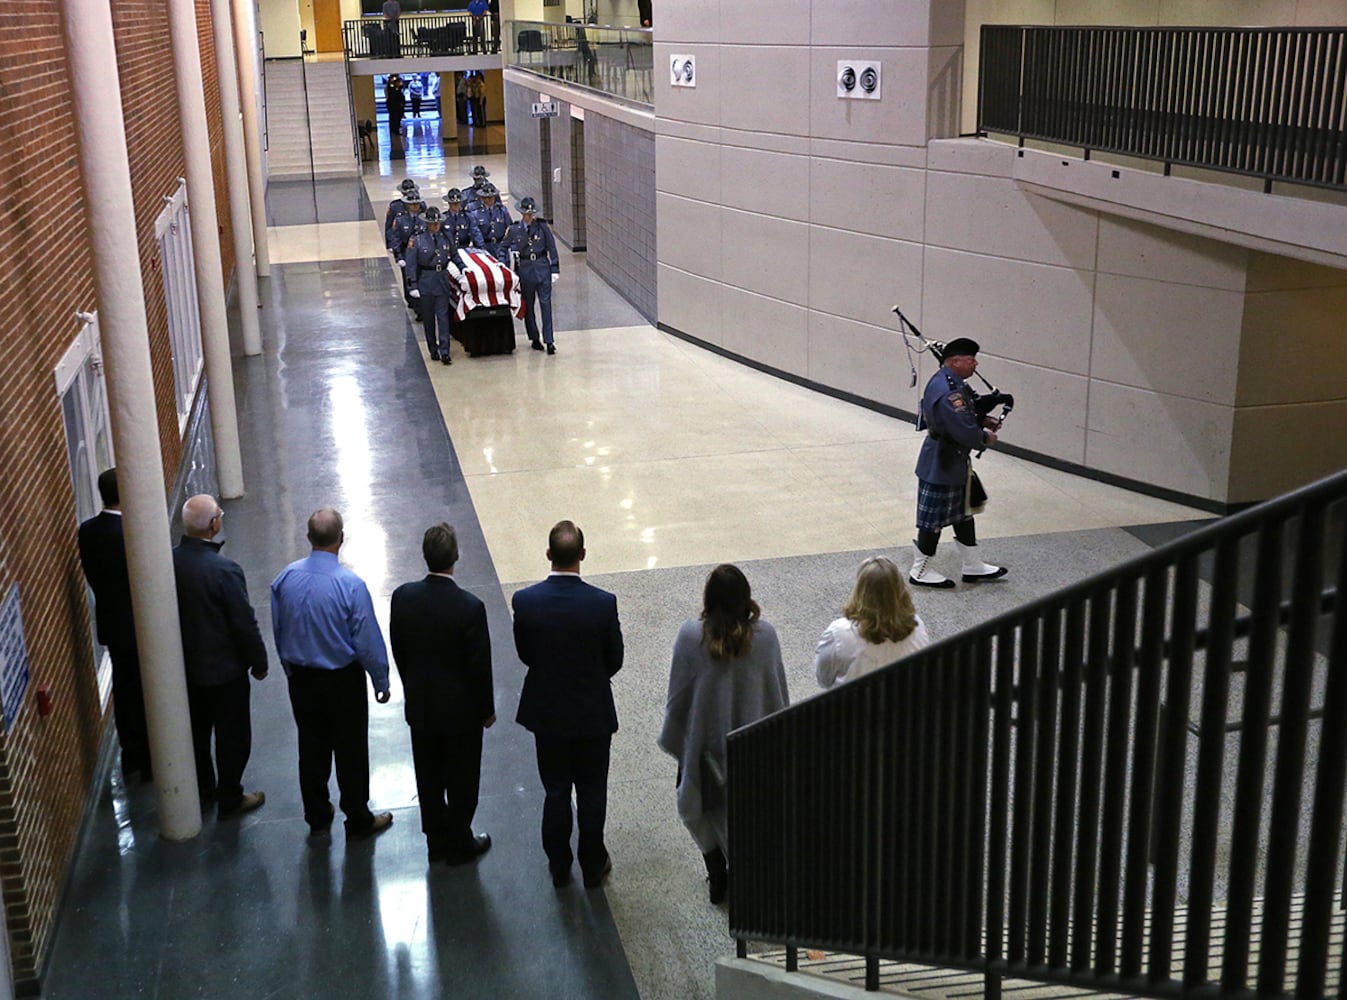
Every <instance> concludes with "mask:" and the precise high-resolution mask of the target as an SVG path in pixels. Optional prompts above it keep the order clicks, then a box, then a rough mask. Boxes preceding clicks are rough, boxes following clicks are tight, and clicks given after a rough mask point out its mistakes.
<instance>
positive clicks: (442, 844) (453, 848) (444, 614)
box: [388, 524, 496, 865]
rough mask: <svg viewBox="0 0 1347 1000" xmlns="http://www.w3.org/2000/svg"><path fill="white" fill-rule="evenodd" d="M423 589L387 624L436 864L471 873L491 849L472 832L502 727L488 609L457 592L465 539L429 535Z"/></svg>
mask: <svg viewBox="0 0 1347 1000" xmlns="http://www.w3.org/2000/svg"><path fill="white" fill-rule="evenodd" d="M421 553H422V555H424V556H425V559H426V568H427V569H428V570H429V571H430V573H429V575H428V576H427V577H426V578H425V579H424V580H417V581H416V582H414V583H404V584H403V585H402V586H400V587H398V589H397V590H395V591H393V601H392V611H391V613H390V617H389V622H388V631H389V639H390V641H391V643H392V646H393V660H394V662H395V663H396V664H397V668H398V675H399V676H400V677H401V678H402V686H403V689H404V691H405V693H406V700H407V725H408V726H410V727H411V730H412V763H413V765H414V766H415V768H416V791H417V795H418V796H419V797H420V800H421V830H422V832H423V833H425V835H426V850H427V856H428V857H429V859H430V861H431V862H432V863H433V862H436V861H444V862H447V863H448V864H451V865H458V864H463V863H465V862H468V861H471V860H472V859H473V858H476V857H478V856H479V855H482V854H485V853H486V852H487V850H489V849H490V847H491V837H490V836H489V835H488V834H485V833H478V834H474V833H473V832H472V817H473V813H475V812H476V811H477V792H478V786H479V781H480V777H481V767H482V730H483V729H489V728H491V725H492V724H493V723H494V722H495V721H496V707H495V705H496V703H495V692H494V688H493V685H492V680H491V635H490V633H489V632H488V631H487V625H486V606H485V605H483V604H482V602H481V601H480V600H478V599H477V597H475V596H474V595H472V594H470V593H468V592H467V591H466V590H463V589H461V588H460V587H459V585H458V584H457V583H456V582H454V564H455V563H457V562H458V536H457V535H456V534H455V533H454V529H453V528H452V527H451V526H450V525H448V524H437V525H435V526H433V527H431V528H427V529H426V533H425V536H424V537H423V538H422V540H421Z"/></svg>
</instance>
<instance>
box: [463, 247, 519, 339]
mask: <svg viewBox="0 0 1347 1000" xmlns="http://www.w3.org/2000/svg"><path fill="white" fill-rule="evenodd" d="M458 261H459V267H460V269H461V272H462V273H461V274H460V276H459V279H458V287H459V289H460V290H461V291H462V294H461V295H459V297H458V308H457V309H456V310H455V312H454V315H455V317H456V318H457V319H459V320H460V321H461V320H464V319H466V318H467V316H468V313H469V312H471V311H472V310H473V309H476V308H478V307H479V306H509V307H510V311H511V312H512V313H514V315H515V318H516V319H523V318H524V299H523V296H522V295H520V293H519V276H518V275H516V274H515V273H514V272H513V271H511V270H510V269H509V268H508V267H506V266H505V265H504V264H502V263H501V262H500V261H498V260H496V258H495V257H492V256H491V255H490V254H489V253H485V252H484V251H481V250H469V249H467V248H464V249H462V250H459V251H458Z"/></svg>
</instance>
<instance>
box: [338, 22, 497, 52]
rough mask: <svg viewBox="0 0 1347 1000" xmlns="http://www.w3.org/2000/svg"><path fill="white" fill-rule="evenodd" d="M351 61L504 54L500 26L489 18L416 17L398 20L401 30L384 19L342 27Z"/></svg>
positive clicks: (350, 23) (343, 39)
mask: <svg viewBox="0 0 1347 1000" xmlns="http://www.w3.org/2000/svg"><path fill="white" fill-rule="evenodd" d="M341 30H342V41H343V44H344V46H345V49H346V57H347V58H348V59H402V58H415V57H424V56H466V55H480V54H482V53H488V52H499V51H500V22H499V20H498V19H497V18H494V17H492V16H491V15H489V14H484V15H482V16H481V17H473V16H472V15H470V14H462V13H459V14H416V15H412V16H404V17H401V18H399V19H398V30H397V31H396V32H393V31H390V30H389V29H387V28H385V27H384V21H383V18H379V17H366V18H362V19H360V20H358V21H344V22H343V23H342V29H341Z"/></svg>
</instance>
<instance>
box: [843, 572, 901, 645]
mask: <svg viewBox="0 0 1347 1000" xmlns="http://www.w3.org/2000/svg"><path fill="white" fill-rule="evenodd" d="M842 614H844V615H846V617H847V618H849V619H851V620H852V621H853V622H855V623H856V629H857V631H858V632H859V633H860V636H861V638H862V639H864V640H865V641H866V642H872V643H880V642H885V641H889V642H899V641H901V640H903V639H906V638H907V637H908V636H909V635H911V634H912V631H913V629H915V628H916V627H917V609H916V608H915V607H913V606H912V591H910V590H908V588H907V583H906V581H904V580H903V574H902V571H901V570H899V569H898V566H897V564H896V563H894V561H893V560H892V559H888V558H885V557H884V556H872V557H870V558H869V559H867V560H865V562H863V563H861V567H860V569H858V570H857V571H856V586H855V587H854V588H853V589H852V591H851V598H850V599H849V600H848V601H847V605H846V607H845V608H843V609H842Z"/></svg>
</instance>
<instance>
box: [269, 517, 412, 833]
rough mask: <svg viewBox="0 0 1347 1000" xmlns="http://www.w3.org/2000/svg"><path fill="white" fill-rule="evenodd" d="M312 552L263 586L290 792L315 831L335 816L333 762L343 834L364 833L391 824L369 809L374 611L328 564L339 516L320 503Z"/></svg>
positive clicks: (377, 645) (352, 582)
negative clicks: (281, 679) (283, 707)
mask: <svg viewBox="0 0 1347 1000" xmlns="http://www.w3.org/2000/svg"><path fill="white" fill-rule="evenodd" d="M308 538H309V544H310V545H311V546H313V552H312V553H311V554H310V555H309V556H308V557H307V558H305V559H300V560H298V561H297V562H292V563H291V564H290V565H289V566H287V567H285V569H283V570H281V572H280V575H279V576H277V577H276V579H275V580H273V581H272V582H271V623H272V629H273V630H274V632H275V637H276V652H277V654H278V655H279V657H280V660H281V665H282V666H283V667H284V668H285V675H286V678H287V681H288V684H289V688H290V705H291V708H292V709H293V711H294V715H295V727H296V728H297V729H298V730H299V790H300V794H301V796H302V797H303V799H304V819H305V821H306V822H307V823H308V824H309V830H310V832H311V833H312V834H314V835H323V834H326V833H327V832H328V830H329V829H330V828H331V826H332V819H333V817H334V816H335V815H336V812H335V810H334V809H333V808H332V802H331V800H330V799H329V797H328V777H329V775H330V774H331V773H332V765H333V761H334V760H335V762H336V769H337V786H338V787H339V788H340V789H341V810H342V812H343V813H345V814H346V836H347V837H348V838H350V837H367V836H370V835H372V834H376V833H380V832H382V831H383V830H386V829H387V828H388V827H389V826H391V825H392V823H393V814H392V813H390V812H385V813H380V814H379V815H377V816H376V815H374V814H373V813H372V812H370V808H369V699H368V696H367V695H366V693H365V674H367V673H368V674H369V677H370V680H371V681H372V682H373V684H374V692H375V694H374V696H375V700H376V701H378V702H379V703H380V704H384V703H386V702H387V701H388V699H389V697H390V692H389V687H388V650H387V648H386V647H385V646H384V637H383V633H382V632H381V631H380V630H379V622H378V621H377V620H376V619H375V617H374V602H373V601H372V600H370V594H369V588H368V587H366V586H365V581H364V580H362V579H360V577H358V576H356V575H355V573H353V572H351V570H349V569H347V568H346V567H345V566H343V565H341V563H340V562H338V561H337V553H338V552H339V551H341V546H342V543H343V542H344V541H345V540H346V535H345V533H344V531H343V525H342V520H341V514H339V513H337V511H335V510H333V509H332V508H330V507H324V508H323V509H322V510H318V511H315V512H314V514H313V516H311V517H310V518H309V524H308Z"/></svg>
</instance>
